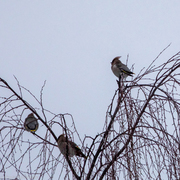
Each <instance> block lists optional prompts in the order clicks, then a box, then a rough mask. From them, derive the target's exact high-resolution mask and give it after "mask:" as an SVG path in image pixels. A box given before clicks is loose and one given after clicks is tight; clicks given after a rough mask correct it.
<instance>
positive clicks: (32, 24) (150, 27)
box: [0, 0, 180, 138]
mask: <svg viewBox="0 0 180 180" xmlns="http://www.w3.org/2000/svg"><path fill="white" fill-rule="evenodd" d="M179 7H180V1H178V0H172V1H168V0H159V1H157V0H151V1H147V0H136V1H132V0H129V1H118V0H113V1H104V0H99V1H97V0H91V1H80V0H78V1H68V0H67V1H60V0H59V1H50V0H49V1H47V0H43V1H42V0H38V1H25V0H24V1H22V0H19V1H12V0H5V1H0V67H1V71H0V77H2V78H4V79H5V80H6V81H7V82H8V83H9V84H10V85H11V86H12V87H14V88H16V81H15V79H14V77H13V75H15V76H16V77H17V79H18V80H19V82H20V84H21V85H23V86H24V87H26V88H27V89H29V90H30V91H31V92H32V93H33V94H34V95H35V96H37V97H39V93H40V89H41V87H42V85H43V83H44V81H45V80H46V81H47V82H46V86H45V89H44V107H45V108H46V109H48V110H50V111H52V112H54V113H71V114H72V115H73V117H74V120H75V123H76V127H77V129H78V132H79V134H80V136H81V137H82V138H83V137H84V135H85V134H86V135H91V136H95V135H96V134H97V133H98V132H101V130H102V128H103V124H104V120H105V115H106V111H107V107H108V105H109V104H110V102H111V99H112V96H113V94H114V91H115V90H116V89H117V84H116V77H115V76H114V75H113V74H112V72H111V69H110V62H111V61H112V59H113V58H114V57H115V56H122V59H121V60H122V61H123V62H124V63H125V60H126V57H127V54H129V61H128V66H129V67H132V65H134V72H135V73H136V74H138V73H139V71H140V70H141V69H142V68H143V67H147V66H148V65H149V64H150V62H152V60H154V59H155V57H156V56H157V55H158V54H159V53H160V52H161V51H162V50H163V49H164V48H165V47H166V46H167V45H168V44H170V43H172V44H171V46H170V47H169V48H168V49H167V50H166V51H165V52H164V54H163V55H162V56H161V57H160V58H159V60H158V62H159V63H161V62H163V61H164V62H165V61H166V60H167V59H168V58H170V57H171V56H172V55H174V54H175V53H177V52H178V51H179V50H180V36H179V35H180V11H179ZM158 62H157V63H158ZM16 89H17V88H16ZM25 98H26V97H25ZM27 100H28V102H29V103H30V104H31V99H30V98H29V99H27ZM27 114H28V112H27ZM60 133H61V130H59V132H58V131H57V130H56V135H57V136H58V135H59V134H60ZM30 135H31V134H30Z"/></svg>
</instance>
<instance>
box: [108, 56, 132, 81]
mask: <svg viewBox="0 0 180 180" xmlns="http://www.w3.org/2000/svg"><path fill="white" fill-rule="evenodd" d="M120 58H121V56H117V57H115V58H114V59H113V60H112V62H111V70H112V72H113V73H114V75H115V76H117V77H118V78H121V77H123V78H127V77H128V76H132V74H134V73H133V72H131V71H130V69H129V68H128V67H127V66H126V65H125V64H123V63H122V62H121V61H120V60H119V59H120Z"/></svg>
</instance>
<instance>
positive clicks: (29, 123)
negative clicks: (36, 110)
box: [24, 113, 39, 133]
mask: <svg viewBox="0 0 180 180" xmlns="http://www.w3.org/2000/svg"><path fill="white" fill-rule="evenodd" d="M24 127H25V129H26V130H27V131H30V132H32V133H35V132H36V131H37V129H38V127H39V123H38V120H37V119H36V118H35V117H34V114H33V113H31V114H29V115H28V117H27V118H26V119H25V122H24Z"/></svg>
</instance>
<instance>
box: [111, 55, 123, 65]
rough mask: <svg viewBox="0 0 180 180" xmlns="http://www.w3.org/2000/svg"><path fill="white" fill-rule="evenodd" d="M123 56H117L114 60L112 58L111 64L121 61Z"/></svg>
mask: <svg viewBox="0 0 180 180" xmlns="http://www.w3.org/2000/svg"><path fill="white" fill-rule="evenodd" d="M120 58H121V56H117V57H115V58H114V59H113V60H112V62H111V64H115V63H119V62H120V63H121V61H120V60H119V59H120Z"/></svg>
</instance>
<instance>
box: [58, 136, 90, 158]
mask: <svg viewBox="0 0 180 180" xmlns="http://www.w3.org/2000/svg"><path fill="white" fill-rule="evenodd" d="M58 147H59V149H60V151H61V153H62V154H63V155H64V156H66V155H68V156H69V157H72V156H74V155H75V156H80V157H83V158H85V159H87V157H86V156H85V155H84V154H83V153H82V151H81V149H80V148H79V147H78V146H77V144H75V143H74V142H72V141H69V140H68V139H67V138H66V137H65V136H64V134H61V135H60V136H59V137H58Z"/></svg>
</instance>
